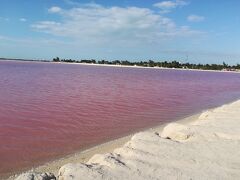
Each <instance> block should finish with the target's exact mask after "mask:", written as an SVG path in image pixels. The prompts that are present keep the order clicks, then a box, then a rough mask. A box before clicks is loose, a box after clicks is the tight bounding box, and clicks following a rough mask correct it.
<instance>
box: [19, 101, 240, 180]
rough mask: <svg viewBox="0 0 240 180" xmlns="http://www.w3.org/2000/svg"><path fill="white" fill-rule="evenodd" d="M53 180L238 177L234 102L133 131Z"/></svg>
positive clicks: (239, 143) (238, 114)
mask: <svg viewBox="0 0 240 180" xmlns="http://www.w3.org/2000/svg"><path fill="white" fill-rule="evenodd" d="M155 130H156V129H155ZM34 176H35V177H37V176H38V178H36V179H39V180H40V179H44V178H42V177H43V175H39V174H38V175H36V174H33V173H27V174H23V175H21V176H19V178H17V180H27V179H30V178H32V177H34ZM45 176H49V175H47V174H46V175H45ZM49 179H51V178H49ZM58 179H59V180H81V179H84V180H85V179H86V180H110V179H111V180H112V179H114V180H115V179H116V180H118V179H119V180H124V179H125V180H135V179H136V180H146V179H149V180H157V179H240V101H236V102H234V103H231V104H228V105H224V106H222V107H219V108H216V109H213V110H209V111H206V112H204V113H202V114H201V116H200V117H199V118H196V120H195V121H193V122H191V123H188V125H182V124H180V123H171V124H169V125H168V126H166V127H165V128H164V130H163V131H162V132H160V131H158V132H154V131H153V130H152V131H145V132H141V133H137V134H135V135H134V136H133V137H132V138H131V140H130V141H128V142H127V143H126V144H125V145H124V146H122V147H121V148H118V149H115V150H114V151H113V152H112V153H106V154H96V155H94V156H93V157H92V158H91V159H90V160H89V161H88V162H87V163H70V164H66V165H64V166H62V167H61V168H60V170H59V173H58Z"/></svg>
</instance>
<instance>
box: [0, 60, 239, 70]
mask: <svg viewBox="0 0 240 180" xmlns="http://www.w3.org/2000/svg"><path fill="white" fill-rule="evenodd" d="M1 61H3V62H4V61H7V62H22V63H49V64H68V65H71V64H72V65H83V66H97V67H115V68H137V69H156V70H179V71H198V72H222V73H240V70H236V71H223V70H204V69H185V68H167V67H158V66H156V67H147V66H146V67H145V66H129V65H115V64H91V63H74V62H72V63H68V62H52V61H38V60H32V61H31V60H0V62H1Z"/></svg>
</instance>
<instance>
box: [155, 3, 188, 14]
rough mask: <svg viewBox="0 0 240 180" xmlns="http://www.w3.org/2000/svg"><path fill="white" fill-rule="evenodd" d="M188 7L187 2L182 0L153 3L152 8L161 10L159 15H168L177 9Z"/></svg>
mask: <svg viewBox="0 0 240 180" xmlns="http://www.w3.org/2000/svg"><path fill="white" fill-rule="evenodd" d="M186 5H188V2H186V1H184V0H175V1H162V2H159V3H155V4H154V5H153V6H154V7H157V8H159V9H160V10H161V13H169V12H171V11H172V10H173V9H176V8H177V7H182V6H186Z"/></svg>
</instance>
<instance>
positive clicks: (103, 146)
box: [0, 99, 240, 180]
mask: <svg viewBox="0 0 240 180" xmlns="http://www.w3.org/2000/svg"><path fill="white" fill-rule="evenodd" d="M238 100H240V99H235V100H233V101H230V102H227V103H224V104H221V105H216V106H214V107H211V108H208V109H204V110H199V111H198V112H195V113H193V114H190V115H188V116H185V117H182V118H180V119H175V120H172V121H169V122H166V123H163V124H158V125H156V126H153V127H147V128H143V129H141V130H137V131H134V132H132V133H130V134H127V135H123V136H122V137H120V138H113V139H110V140H109V141H105V142H101V143H99V144H95V145H93V146H91V147H86V148H82V149H80V150H78V151H76V152H75V153H71V154H68V155H66V156H63V157H60V158H56V159H54V160H49V161H48V162H46V163H44V164H40V165H39V166H37V167H27V168H24V169H22V170H17V171H15V172H13V173H11V174H7V175H2V176H0V179H6V180H14V178H16V177H17V176H19V175H20V174H21V173H24V172H28V171H35V172H42V173H44V172H51V173H54V174H55V175H56V176H57V173H58V170H59V168H60V167H61V166H63V165H65V164H67V163H76V162H78V163H79V162H82V163H84V162H87V161H88V160H89V159H90V158H91V157H92V156H93V155H95V154H103V153H109V152H112V151H113V150H114V149H116V148H119V147H121V146H123V145H124V144H125V143H126V142H128V141H129V140H130V139H131V137H132V136H133V135H134V134H136V133H138V132H142V131H153V132H161V131H162V130H163V128H164V127H165V126H166V125H167V124H169V123H171V122H178V123H181V124H188V123H191V122H194V121H195V120H196V119H197V118H198V117H199V116H200V115H201V114H202V113H203V112H205V111H211V110H213V109H215V108H218V107H221V106H223V105H228V104H231V103H233V102H236V101H238Z"/></svg>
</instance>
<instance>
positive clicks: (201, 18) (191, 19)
mask: <svg viewBox="0 0 240 180" xmlns="http://www.w3.org/2000/svg"><path fill="white" fill-rule="evenodd" d="M187 20H188V21H189V22H201V21H204V20H205V17H204V16H199V15H194V14H192V15H189V16H188V17H187Z"/></svg>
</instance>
